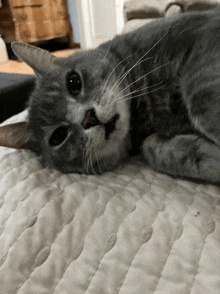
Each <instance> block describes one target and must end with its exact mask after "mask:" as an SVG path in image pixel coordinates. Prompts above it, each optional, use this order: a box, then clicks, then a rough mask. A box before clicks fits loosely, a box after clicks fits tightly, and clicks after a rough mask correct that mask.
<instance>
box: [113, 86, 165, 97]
mask: <svg viewBox="0 0 220 294" xmlns="http://www.w3.org/2000/svg"><path fill="white" fill-rule="evenodd" d="M163 83H164V82H159V83H156V84H153V85H150V86H145V85H143V86H142V87H140V88H138V89H136V90H134V91H132V92H129V93H128V94H125V95H123V96H120V97H118V96H117V99H121V98H124V97H126V96H130V95H132V94H135V93H137V92H139V91H143V90H146V89H150V88H152V87H156V86H158V85H161V84H163ZM121 92H123V91H121ZM121 92H120V93H121ZM140 95H141V94H140ZM115 101H117V100H115ZM113 102H114V101H113Z"/></svg>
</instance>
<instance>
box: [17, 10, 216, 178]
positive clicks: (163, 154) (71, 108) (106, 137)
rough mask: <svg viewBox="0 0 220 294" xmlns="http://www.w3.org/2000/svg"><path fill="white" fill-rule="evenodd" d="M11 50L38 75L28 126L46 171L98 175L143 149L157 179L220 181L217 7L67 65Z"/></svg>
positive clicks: (21, 48)
mask: <svg viewBox="0 0 220 294" xmlns="http://www.w3.org/2000/svg"><path fill="white" fill-rule="evenodd" d="M12 49H13V51H14V52H15V54H16V55H17V56H18V57H19V58H20V59H22V60H23V61H24V62H26V63H27V64H28V65H30V66H31V67H32V68H33V70H34V71H35V73H36V76H37V82H36V88H35V90H34V92H33V93H32V95H31V97H30V101H29V117H28V124H27V127H28V130H29V131H30V132H31V133H32V136H33V138H34V140H35V141H36V142H37V143H38V144H39V151H40V153H41V155H42V158H43V160H44V162H45V163H46V165H48V166H49V167H51V168H56V169H58V170H60V171H62V172H64V173H70V172H77V173H94V174H95V173H103V172H105V171H109V170H113V169H114V168H115V167H116V166H117V165H118V164H119V163H120V161H121V160H122V159H124V158H125V157H127V156H128V155H129V154H130V155H133V154H138V153H140V152H142V153H143V155H144V157H145V159H146V162H147V163H148V164H149V165H150V166H151V167H153V168H154V169H155V170H157V171H159V172H163V173H167V174H170V175H173V176H178V177H191V178H196V179H203V180H208V181H212V182H219V181H220V8H217V9H215V10H212V11H207V12H194V13H184V14H183V15H182V16H178V17H174V18H169V19H161V20H158V21H156V22H152V23H150V24H148V25H146V26H143V27H141V28H140V29H138V30H136V31H134V32H131V33H127V34H124V35H120V36H116V37H115V38H114V39H113V40H111V41H109V42H107V43H104V44H102V45H101V46H99V47H98V48H96V49H93V50H88V51H81V52H76V53H74V54H73V55H71V56H69V57H67V58H58V57H54V56H53V55H52V54H50V53H49V52H46V51H44V50H42V49H39V48H36V47H34V46H31V45H28V44H25V43H17V42H15V43H13V44H12Z"/></svg>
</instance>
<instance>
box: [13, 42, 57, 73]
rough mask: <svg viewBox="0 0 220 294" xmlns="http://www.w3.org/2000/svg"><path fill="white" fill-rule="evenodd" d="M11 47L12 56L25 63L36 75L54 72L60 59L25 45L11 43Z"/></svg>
mask: <svg viewBox="0 0 220 294" xmlns="http://www.w3.org/2000/svg"><path fill="white" fill-rule="evenodd" d="M11 47H12V50H13V52H14V54H15V55H16V56H17V57H18V58H20V59H21V60H22V61H24V62H25V63H27V64H28V65H29V66H30V67H31V68H32V69H33V70H34V72H35V73H36V75H41V74H43V73H45V72H51V71H53V70H56V69H57V67H58V66H59V64H60V61H61V59H62V58H60V57H56V56H54V55H52V54H51V53H50V52H48V51H46V50H43V49H41V48H38V47H35V46H32V45H30V44H27V43H21V42H13V43H12V44H11Z"/></svg>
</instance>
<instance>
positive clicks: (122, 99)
mask: <svg viewBox="0 0 220 294" xmlns="http://www.w3.org/2000/svg"><path fill="white" fill-rule="evenodd" d="M163 87H164V85H163V86H162V87H159V88H157V89H154V90H152V91H149V92H146V93H144V94H139V95H136V96H132V97H129V98H127V99H124V97H122V98H119V99H118V100H117V101H116V103H119V102H122V101H127V100H131V99H133V98H136V97H140V96H143V95H147V94H150V93H153V92H156V91H158V90H159V89H162V88H163Z"/></svg>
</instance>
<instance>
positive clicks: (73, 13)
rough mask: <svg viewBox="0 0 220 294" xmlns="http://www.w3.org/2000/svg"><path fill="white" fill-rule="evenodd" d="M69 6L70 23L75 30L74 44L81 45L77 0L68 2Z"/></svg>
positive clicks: (68, 0)
mask: <svg viewBox="0 0 220 294" xmlns="http://www.w3.org/2000/svg"><path fill="white" fill-rule="evenodd" d="M67 6H68V12H69V16H70V23H71V26H72V30H73V37H74V42H75V43H80V36H79V25H78V14H77V7H76V0H67Z"/></svg>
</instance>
